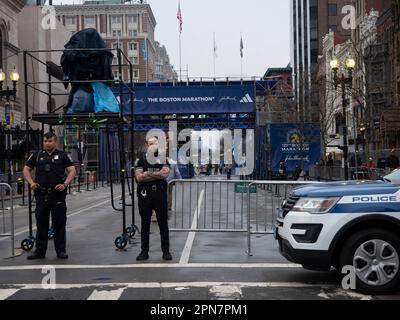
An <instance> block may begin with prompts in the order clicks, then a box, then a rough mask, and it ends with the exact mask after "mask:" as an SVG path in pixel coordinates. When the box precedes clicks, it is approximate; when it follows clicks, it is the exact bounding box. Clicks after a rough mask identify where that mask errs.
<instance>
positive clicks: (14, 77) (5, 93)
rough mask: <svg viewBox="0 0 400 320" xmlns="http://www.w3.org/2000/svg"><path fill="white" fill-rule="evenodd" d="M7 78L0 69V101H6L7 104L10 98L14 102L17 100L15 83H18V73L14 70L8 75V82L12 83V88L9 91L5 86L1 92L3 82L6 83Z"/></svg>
mask: <svg viewBox="0 0 400 320" xmlns="http://www.w3.org/2000/svg"><path fill="white" fill-rule="evenodd" d="M6 79H7V76H6V74H5V73H4V72H3V70H1V69H0V100H2V99H3V98H5V99H6V101H7V102H9V101H10V98H13V99H14V101H15V100H16V99H17V83H18V81H19V73H18V72H17V70H16V69H15V68H14V70H13V71H12V72H11V73H10V80H11V81H12V83H13V88H12V89H10V88H9V87H8V86H7V89H6V90H3V82H4V81H6Z"/></svg>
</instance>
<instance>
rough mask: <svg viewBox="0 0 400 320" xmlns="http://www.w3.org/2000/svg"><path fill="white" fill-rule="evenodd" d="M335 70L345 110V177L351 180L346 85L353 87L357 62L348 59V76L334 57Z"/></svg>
mask: <svg viewBox="0 0 400 320" xmlns="http://www.w3.org/2000/svg"><path fill="white" fill-rule="evenodd" d="M330 66H331V69H332V71H333V81H334V85H335V89H337V87H338V86H339V85H340V86H341V90H342V112H343V118H342V119H343V160H344V178H345V180H349V161H348V156H349V147H348V141H347V116H346V86H349V87H350V88H352V85H353V70H354V68H355V66H356V62H355V60H354V59H352V58H348V59H346V63H345V67H346V70H347V71H348V75H347V76H346V75H345V74H344V73H342V74H340V75H339V67H340V63H339V60H337V59H334V60H332V61H331V63H330Z"/></svg>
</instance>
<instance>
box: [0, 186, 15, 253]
mask: <svg viewBox="0 0 400 320" xmlns="http://www.w3.org/2000/svg"><path fill="white" fill-rule="evenodd" d="M4 189H6V190H8V191H9V192H8V195H7V194H6V192H5V190H4ZM13 191H14V190H13V188H12V187H11V186H10V185H9V184H7V183H0V212H1V229H0V238H2V237H10V238H11V255H12V256H15V249H14V247H15V246H14V244H15V230H14V195H13ZM7 206H9V207H10V210H8V209H7ZM6 211H9V215H8V214H6ZM7 216H9V218H10V232H7V223H6V221H7Z"/></svg>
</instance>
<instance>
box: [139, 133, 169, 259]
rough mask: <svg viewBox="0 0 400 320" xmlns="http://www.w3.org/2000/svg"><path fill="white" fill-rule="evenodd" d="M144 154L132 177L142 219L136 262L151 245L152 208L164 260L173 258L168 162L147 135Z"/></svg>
mask: <svg viewBox="0 0 400 320" xmlns="http://www.w3.org/2000/svg"><path fill="white" fill-rule="evenodd" d="M146 146H147V151H148V152H147V153H143V154H142V155H141V156H140V158H139V160H138V161H137V163H136V166H135V176H136V180H137V181H138V188H137V196H138V199H139V201H138V206H139V213H140V216H141V218H142V234H141V237H142V239H141V240H142V251H141V253H140V254H139V255H138V256H137V258H136V260H137V261H144V260H148V259H149V247H150V240H149V238H150V222H151V215H152V211H153V210H154V211H155V212H156V215H157V222H158V225H159V227H160V234H161V249H162V252H163V259H164V260H166V261H170V260H172V256H171V253H170V252H169V230H168V198H167V194H168V184H167V180H166V179H167V178H168V176H169V171H170V168H169V165H168V163H167V161H165V163H162V162H161V161H160V158H159V150H158V140H157V138H154V137H152V138H150V139H148V140H147V142H146ZM149 154H151V155H154V159H152V160H156V159H157V161H149V158H148V155H149Z"/></svg>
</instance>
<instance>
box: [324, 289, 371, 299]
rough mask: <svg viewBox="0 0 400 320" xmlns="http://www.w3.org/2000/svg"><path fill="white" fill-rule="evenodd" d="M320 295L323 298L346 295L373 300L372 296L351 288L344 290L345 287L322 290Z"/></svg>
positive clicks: (347, 296) (346, 296)
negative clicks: (328, 290) (327, 290)
mask: <svg viewBox="0 0 400 320" xmlns="http://www.w3.org/2000/svg"><path fill="white" fill-rule="evenodd" d="M318 297H320V298H323V299H327V300H330V299H337V298H339V297H345V298H351V299H357V300H373V297H372V296H369V295H363V294H360V293H357V292H354V291H351V290H343V289H336V290H335V291H333V292H326V291H325V290H321V292H320V293H319V294H318Z"/></svg>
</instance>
